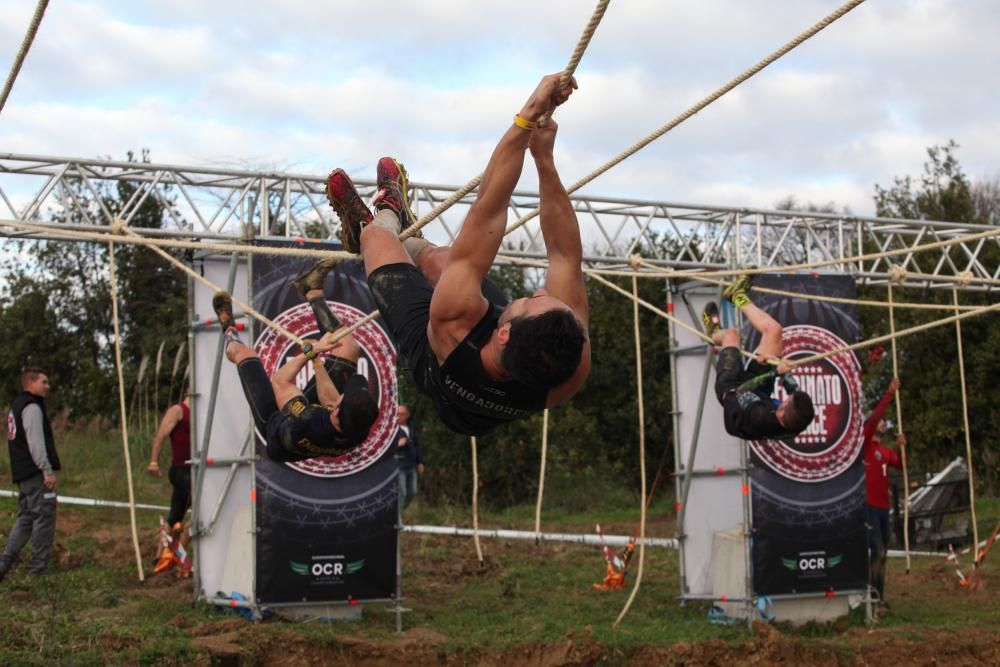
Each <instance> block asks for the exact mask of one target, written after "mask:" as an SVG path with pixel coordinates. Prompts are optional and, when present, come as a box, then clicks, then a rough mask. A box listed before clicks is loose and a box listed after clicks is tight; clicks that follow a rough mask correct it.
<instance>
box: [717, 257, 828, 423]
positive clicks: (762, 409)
mask: <svg viewBox="0 0 1000 667" xmlns="http://www.w3.org/2000/svg"><path fill="white" fill-rule="evenodd" d="M749 291H750V276H749V275H742V276H740V277H739V278H737V279H736V281H735V282H734V283H733V284H732V285H730V286H729V287H727V288H726V289H725V290H723V292H722V296H723V298H725V299H729V300H730V301H732V302H733V305H734V306H736V307H737V308H739V309H740V310H741V311H742V312H743V315H744V316H745V317H746V318H747V319H749V320H750V324H751V325H753V328H754V329H756V330H757V331H759V332H760V336H761V339H760V346H759V347H758V348H757V358H756V359H753V360H751V361H750V363H749V364H747V367H746V368H745V369H744V368H743V356H742V354H740V333H739V331H737V330H736V329H723V328H721V326H720V324H719V307H718V306H717V305H716V304H715V303H714V302H709V303H708V304H706V306H705V311H704V312H703V313H702V321H704V323H705V333H706V334H708V335H709V336H711V337H712V340H713V341H714V342H715V344H716V345H721V346H722V350H720V351H719V361H718V363H717V364H716V378H715V395H716V396H717V397H718V399H719V403H721V404H722V407H723V410H724V411H723V415H724V419H725V424H726V432H727V433H729V434H730V435H735V436H737V437H740V438H743V439H744V440H764V439H781V438H793V437H795V436H796V435H798V434H799V433H801V432H802V431H804V430H805V429H806V427H807V426H809V424H810V422H812V419H813V416H814V410H813V403H812V398H810V396H809V394H807V393H805V392H804V391H799V386H798V383H796V382H795V378H793V377H792V375H791V373H790V372H789V371H790V370H791V366H790V365H789V363H788V362H787V361H785V360H783V359H782V356H781V353H782V342H781V333H782V329H781V325H780V324H778V322H777V321H776V320H775V319H774V318H773V317H771V316H770V315H768V314H767V313H766V312H764V311H763V310H761V309H760V308H758V307H757V306H756V305H754V304H753V303H752V302H751V301H750V297H749V295H748V292H749ZM769 359H778V360H780V361H779V364H778V366H777V368H775V367H774V366H771V365H769V364H767V363H766V362H767V361H768V360H769ZM776 376H778V377H780V378H781V384H782V386H783V387H784V390H785V392H786V393H787V394H788V395H787V396H786V397H785V399H784V400H782V401H778V400H777V399H774V398H772V396H771V392H772V391H773V390H774V379H775V377H776Z"/></svg>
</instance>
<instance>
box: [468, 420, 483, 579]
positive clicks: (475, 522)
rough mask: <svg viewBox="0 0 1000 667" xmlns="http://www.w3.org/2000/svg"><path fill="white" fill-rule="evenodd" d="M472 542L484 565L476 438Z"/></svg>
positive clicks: (473, 461) (472, 439)
mask: <svg viewBox="0 0 1000 667" xmlns="http://www.w3.org/2000/svg"><path fill="white" fill-rule="evenodd" d="M471 441H472V542H473V543H474V544H475V545H476V558H477V559H478V560H479V565H480V567H481V566H482V564H483V546H482V545H481V544H480V543H479V462H478V459H477V456H476V449H477V447H476V436H472V438H471Z"/></svg>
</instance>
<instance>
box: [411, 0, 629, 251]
mask: <svg viewBox="0 0 1000 667" xmlns="http://www.w3.org/2000/svg"><path fill="white" fill-rule="evenodd" d="M609 2H610V0H600V2H598V3H597V7H596V8H595V9H594V13H593V14H592V15H591V17H590V21H588V22H587V27H586V28H584V30H583V34H582V35H580V39H579V40H578V41H577V43H576V48H574V49H573V53H572V55H570V58H569V63H568V64H567V65H566V68H565V69H564V70H563V74H562V77H561V78H560V79H559V83H560V85H561V86H566V85H567V84H568V83H569V81H570V79H572V78H573V74H574V73H575V72H576V68H577V65H579V64H580V59H581V58H583V52H584V51H586V50H587V46H588V45H589V44H590V39H591V38H592V37H593V36H594V32H595V31H596V30H597V26H598V25H599V24H600V22H601V19H602V18H604V12H605V10H607V8H608V3H609ZM482 180H483V175H482V174H479V175H478V176H476V177H475V178H473V179H472V180H471V181H469V182H468V183H466V184H465V185H464V186H462V187H461V188H459V190H458V191H457V192H455V193H454V194H452V195H451V196H450V197H448V198H447V199H445V200H444V201H443V202H441V203H440V204H438V205H437V206H435V207H434V208H433V209H432V210H431V212H430V213H428V214H427V215H425V216H423V217H422V218H420V219H419V220H417V222H416V223H414V224H413V225H411V226H410V227H408V228H407V229H405V230H404V231H403V233H402V234H400V235H399V239H400V240H401V241H402V240H405V239H408V238H410V237H411V236H413V235H415V234H416V233H417V232H419V231H420V230H421V229H423V228H424V227H425V226H426V225H427V224H428V223H430V222H431V221H433V220H435V219H436V218H437V217H438V216H440V215H441V214H442V213H444V212H445V211H447V210H448V209H449V208H451V207H452V206H454V205H455V204H456V203H457V202H458V201H460V200H461V199H462V197H464V196H465V195H467V194H469V193H470V192H472V191H473V190H475V189H476V188H477V187H479V183H480V182H481V181H482Z"/></svg>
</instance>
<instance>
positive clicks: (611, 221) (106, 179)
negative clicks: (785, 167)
mask: <svg viewBox="0 0 1000 667" xmlns="http://www.w3.org/2000/svg"><path fill="white" fill-rule="evenodd" d="M121 182H125V183H129V184H131V186H133V187H134V191H133V192H132V193H131V195H130V197H129V199H128V200H127V201H125V202H123V205H122V206H121V207H120V210H114V211H112V210H111V209H110V208H109V205H108V204H107V202H108V201H110V198H108V197H107V195H108V194H110V193H112V192H113V191H114V189H115V188H116V187H117V184H118V183H121ZM355 183H356V185H357V186H358V189H359V191H360V193H361V195H362V197H371V196H373V195H374V192H375V183H374V182H373V181H371V180H366V179H362V178H358V179H355ZM411 187H412V190H413V192H412V203H413V206H414V208H415V211H416V213H417V215H418V216H419V215H421V213H424V212H426V211H429V210H431V209H432V208H433V207H434V206H435V205H437V204H438V203H440V202H441V201H443V200H445V199H447V198H448V197H449V196H451V195H452V193H454V192H455V191H456V190H457V187H454V186H447V185H438V184H431V183H422V182H412V183H411ZM149 198H153V199H155V200H157V201H158V202H160V204H161V205H162V206H163V210H164V211H165V214H164V218H165V228H164V229H162V230H141V229H136V230H135V231H139V232H140V233H144V234H149V235H158V236H182V237H184V238H198V239H212V240H216V241H218V240H232V241H234V242H236V241H238V240H239V239H240V238H241V237H243V238H245V236H243V234H242V231H243V229H244V228H245V227H246V226H248V225H252V226H253V227H254V229H255V234H256V235H258V236H264V237H268V236H278V237H306V236H308V237H313V238H324V239H335V238H336V237H337V232H338V229H339V221H338V220H337V218H336V215H335V214H334V213H333V211H332V210H331V209H330V207H329V206H328V205H327V203H326V196H325V178H324V177H323V176H318V175H315V174H296V173H283V172H266V171H251V170H240V169H225V168H208V167H185V166H177V165H168V164H152V163H141V162H120V161H113V160H85V159H78V158H61V157H46V156H34V155H16V154H11V153H0V219H12V220H15V221H18V222H32V223H42V224H59V225H67V224H69V225H74V226H77V225H78V226H80V228H82V229H87V228H89V229H91V230H95V229H98V228H110V226H111V224H112V223H113V221H114V220H115V218H121V219H123V220H125V221H126V222H129V221H131V220H132V219H133V218H134V217H135V215H136V214H137V213H138V211H139V210H140V207H141V206H142V205H143V204H144V203H145V202H146V201H147V200H148V199H149ZM474 199H475V193H471V194H469V195H467V196H466V197H464V198H463V199H462V200H461V201H459V202H458V203H457V204H455V205H454V206H453V207H452V208H451V209H449V210H448V211H446V212H445V213H444V214H443V215H441V216H440V217H439V218H438V219H437V220H435V221H433V222H432V223H431V224H430V225H428V226H427V227H425V228H424V236H425V237H427V238H428V239H430V240H431V241H433V242H435V243H439V244H444V243H449V242H450V241H451V240H453V239H454V238H455V236H456V235H457V233H458V230H459V229H460V228H461V224H462V221H463V220H464V219H465V214H466V213H467V212H468V209H469V206H470V205H471V204H472V202H473V200H474ZM571 199H572V202H573V206H574V208H575V210H576V212H577V217H578V219H579V221H580V228H581V234H582V237H583V240H584V246H585V248H586V263H587V264H588V265H589V266H592V267H609V266H610V267H615V266H621V267H625V266H627V265H628V260H629V256H630V255H631V254H632V253H634V252H641V253H642V254H643V256H644V257H646V258H649V259H651V261H652V263H654V264H657V265H659V266H663V267H669V268H674V269H696V268H710V269H712V268H718V269H724V268H728V267H730V266H732V265H733V263H734V262H735V263H736V264H737V265H751V264H752V265H755V266H760V267H777V266H786V265H790V264H799V263H806V262H816V261H826V260H833V261H835V260H840V259H845V260H846V258H849V257H855V256H858V255H863V254H869V253H873V252H878V251H885V250H903V251H905V252H903V254H900V255H897V256H895V257H892V258H881V259H874V260H871V261H854V262H848V261H844V262H843V263H837V264H835V265H834V266H832V267H831V269H832V270H840V271H844V272H847V273H850V274H852V275H854V276H855V277H856V279H857V280H858V282H859V284H885V283H886V282H887V281H888V278H889V275H888V274H889V270H890V268H891V266H892V265H893V264H899V265H901V266H903V268H905V269H906V270H907V271H908V272H911V273H920V274H925V275H924V277H922V278H909V277H908V278H907V283H906V284H908V285H911V286H919V287H947V288H951V287H952V286H953V285H954V284H955V283H954V281H949V280H947V277H948V276H955V275H957V274H959V273H961V272H966V271H967V272H970V273H971V274H972V276H973V277H974V278H976V279H979V280H980V282H979V283H978V284H976V283H973V284H970V285H967V286H965V287H963V289H966V290H986V291H996V290H997V289H998V287H997V284H996V283H997V282H1000V261H998V260H997V257H998V256H1000V238H998V237H990V238H986V239H979V240H977V241H971V242H963V243H959V244H956V245H952V246H947V247H944V248H940V249H936V250H928V251H922V252H916V251H914V250H912V249H913V248H915V247H916V246H919V245H920V244H926V243H930V242H935V241H947V240H949V239H955V238H957V237H963V236H968V235H972V234H976V233H979V232H983V231H987V230H990V229H995V227H991V226H989V225H975V224H966V223H955V222H947V221H933V220H901V219H887V218H871V217H859V216H850V215H838V214H830V213H807V212H801V211H780V210H764V209H755V208H736V207H723V206H703V205H695V204H684V203H671V202H663V201H648V200H639V199H621V198H613V197H598V196H589V195H588V196H582V195H578V196H573V197H571ZM537 206H538V194H537V193H534V192H523V191H517V192H515V193H514V195H513V196H512V197H511V201H510V207H509V211H510V220H511V221H514V220H516V219H517V218H519V217H520V216H522V215H525V214H526V213H528V212H530V211H532V210H533V209H535V208H536V207H537ZM63 228H65V227H63ZM0 233H3V234H6V235H7V236H12V237H22V238H45V237H46V235H45V234H42V233H34V234H30V233H25V232H23V231H22V232H18V231H11V230H7V231H4V232H0ZM49 238H55V237H49ZM508 242H509V244H508V246H506V247H505V249H504V250H503V254H505V255H509V256H512V257H518V258H526V259H535V258H544V256H545V255H544V247H543V245H542V237H541V233H540V230H539V227H538V219H537V218H536V219H534V220H532V221H531V222H529V223H528V224H526V225H524V226H523V227H521V228H519V229H518V230H516V231H515V232H513V233H512V234H511V235H510V237H509V239H508ZM938 276H939V277H941V279H940V280H935V279H934V278H935V277H938ZM983 281H986V282H983Z"/></svg>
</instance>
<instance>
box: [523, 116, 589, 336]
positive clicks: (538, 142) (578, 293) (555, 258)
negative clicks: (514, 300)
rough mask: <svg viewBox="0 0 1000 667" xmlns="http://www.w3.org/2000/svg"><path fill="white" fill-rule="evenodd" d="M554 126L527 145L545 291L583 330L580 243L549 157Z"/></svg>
mask: <svg viewBox="0 0 1000 667" xmlns="http://www.w3.org/2000/svg"><path fill="white" fill-rule="evenodd" d="M556 130H557V126H556V124H555V122H554V121H549V123H548V124H547V125H546V127H540V128H538V129H536V130H535V131H534V133H533V134H532V136H531V141H530V143H529V145H530V147H531V155H532V157H533V158H534V160H535V167H536V168H537V169H538V189H539V195H540V204H541V205H540V211H541V216H540V226H541V229H542V238H543V239H544V241H545V252H546V254H547V256H548V260H549V269H548V273H547V275H546V278H545V290H546V291H547V292H548V293H549V295H550V296H553V297H555V298H557V299H559V300H560V301H562V302H563V303H565V304H566V305H567V306H569V307H570V309H572V311H573V313H574V314H575V315H576V316H577V317H578V318H579V319H580V321H581V322H582V323H583V326H584V327H586V326H587V324H588V320H589V317H590V307H589V303H588V301H587V289H586V286H585V285H584V282H583V244H582V242H581V241H580V225H579V223H578V222H577V219H576V212H575V211H574V210H573V204H572V203H571V202H570V200H569V195H567V194H566V189H565V188H564V187H563V184H562V181H561V180H560V179H559V172H558V171H557V170H556V163H555V159H554V157H553V154H552V149H553V143H554V141H555V135H556Z"/></svg>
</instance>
